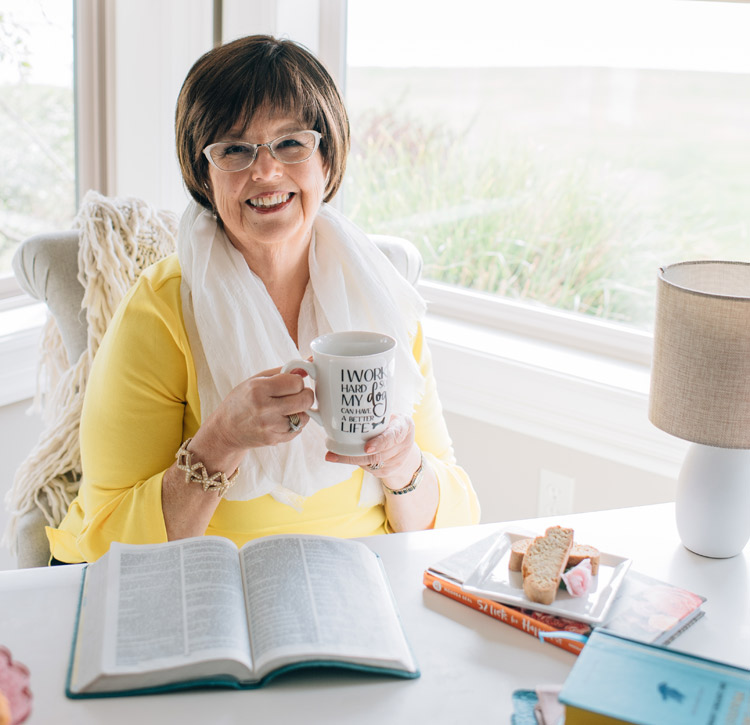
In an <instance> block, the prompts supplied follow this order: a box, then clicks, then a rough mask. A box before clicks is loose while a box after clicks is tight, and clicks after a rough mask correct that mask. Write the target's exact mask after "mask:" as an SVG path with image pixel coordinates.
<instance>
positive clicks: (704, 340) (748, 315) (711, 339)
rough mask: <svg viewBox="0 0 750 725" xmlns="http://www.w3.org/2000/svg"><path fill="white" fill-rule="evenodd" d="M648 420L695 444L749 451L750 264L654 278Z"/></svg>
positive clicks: (692, 266)
mask: <svg viewBox="0 0 750 725" xmlns="http://www.w3.org/2000/svg"><path fill="white" fill-rule="evenodd" d="M649 419H650V420H651V422H652V423H653V424H654V425H655V426H657V427H658V428H661V429H662V430H664V431H666V432H667V433H670V434H671V435H674V436H677V437H678V438H683V439H685V440H688V441H693V442H694V443H701V444H704V445H708V446H718V447H721V448H750V264H746V263H743V262H682V263H680V264H673V265H670V266H668V267H664V268H662V269H661V270H660V271H659V276H658V281H657V293H656V319H655V325H654V357H653V364H652V370H651V393H650V397H649Z"/></svg>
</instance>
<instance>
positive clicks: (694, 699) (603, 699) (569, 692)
mask: <svg viewBox="0 0 750 725" xmlns="http://www.w3.org/2000/svg"><path fill="white" fill-rule="evenodd" d="M559 699H560V702H562V703H563V704H564V705H565V709H566V718H565V723H566V725H588V723H606V722H611V723H617V722H624V723H639V724H640V725H664V724H665V723H680V725H716V724H717V723H721V724H722V725H745V723H748V722H750V670H746V669H743V668H740V667H734V666H732V665H728V664H725V663H722V662H717V661H714V660H710V659H705V658H702V657H696V656H694V655H690V654H687V653H684V652H678V651H675V650H672V649H668V648H666V647H663V646H661V645H653V644H647V643H645V642H638V641H635V640H631V639H626V638H623V637H620V636H618V635H615V634H612V633H610V632H607V631H605V630H602V629H597V630H595V631H594V632H593V633H592V634H591V636H590V637H589V640H588V642H587V643H586V647H584V649H583V652H582V653H581V654H580V655H579V657H578V659H577V660H576V662H575V664H574V665H573V669H572V670H571V672H570V674H569V675H568V678H567V679H566V681H565V685H564V686H563V689H562V691H561V693H560V698H559Z"/></svg>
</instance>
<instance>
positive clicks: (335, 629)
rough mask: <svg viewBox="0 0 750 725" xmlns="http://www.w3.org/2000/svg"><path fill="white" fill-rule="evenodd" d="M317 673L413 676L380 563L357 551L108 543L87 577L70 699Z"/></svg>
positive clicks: (344, 543)
mask: <svg viewBox="0 0 750 725" xmlns="http://www.w3.org/2000/svg"><path fill="white" fill-rule="evenodd" d="M321 666H323V667H339V668H347V669H353V670H361V671H367V672H375V673H380V674H384V675H396V676H399V677H407V678H414V677H418V676H419V669H418V667H417V663H416V661H415V659H414V656H413V653H412V651H411V648H410V646H409V644H408V642H407V639H406V635H405V633H404V630H403V627H402V625H401V620H400V618H399V615H398V611H397V609H396V604H395V600H394V599H393V595H392V592H391V589H390V586H389V584H388V579H387V577H386V574H385V570H384V568H383V566H382V563H381V561H380V558H379V557H378V556H377V554H375V553H374V552H373V551H371V550H370V549H368V548H367V547H366V546H365V545H364V544H362V543H359V542H356V541H349V540H345V539H335V538H331V537H326V536H303V535H288V536H269V537H265V538H261V539H256V540H254V541H251V542H249V543H247V544H245V546H243V547H242V548H241V549H240V550H239V551H238V550H237V547H236V546H235V545H234V543H232V542H231V541H230V540H229V539H224V538H221V537H216V536H200V537H195V538H192V539H182V540H180V541H172V542H168V543H165V544H146V545H134V544H119V543H115V544H112V547H111V548H110V550H109V552H108V553H107V554H105V555H104V556H103V557H102V558H101V559H99V560H98V561H96V562H94V563H92V564H88V565H87V566H86V567H85V568H84V569H83V578H82V586H81V596H80V602H79V606H78V615H77V619H76V627H75V635H74V638H73V647H72V651H71V658H70V666H69V671H68V677H67V682H66V694H67V696H68V697H71V698H81V697H107V696H113V695H134V694H141V693H152V692H161V691H166V690H176V689H185V688H194V687H232V688H238V689H249V688H255V687H260V686H261V685H263V684H265V683H267V682H268V681H269V680H270V679H272V678H274V677H276V676H278V675H279V674H281V673H283V672H287V671H289V670H293V669H298V668H300V667H321Z"/></svg>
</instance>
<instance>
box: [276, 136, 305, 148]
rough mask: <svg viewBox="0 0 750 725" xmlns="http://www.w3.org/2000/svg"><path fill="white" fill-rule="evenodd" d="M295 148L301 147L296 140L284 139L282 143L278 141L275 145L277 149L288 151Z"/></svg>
mask: <svg viewBox="0 0 750 725" xmlns="http://www.w3.org/2000/svg"><path fill="white" fill-rule="evenodd" d="M295 146H301V144H300V142H299V141H298V140H297V139H296V138H285V139H284V140H283V141H279V143H278V144H276V148H277V149H288V148H294V147H295Z"/></svg>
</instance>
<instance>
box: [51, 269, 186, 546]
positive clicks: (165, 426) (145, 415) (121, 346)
mask: <svg viewBox="0 0 750 725" xmlns="http://www.w3.org/2000/svg"><path fill="white" fill-rule="evenodd" d="M171 265H172V266H171V267H170V263H169V262H168V263H166V264H163V265H162V266H161V271H160V273H158V274H148V273H147V274H145V275H143V276H141V278H140V279H139V281H138V283H137V284H136V285H135V287H134V288H133V289H131V291H130V292H129V294H128V295H127V296H126V298H125V300H123V303H122V304H121V305H120V307H119V309H118V311H117V312H116V313H115V316H114V317H113V319H112V322H111V323H110V326H109V328H108V329H107V333H106V334H105V336H104V339H103V340H102V344H101V346H100V348H99V350H98V351H97V354H96V357H95V360H94V363H93V366H92V370H91V374H90V377H89V380H88V385H87V390H86V395H85V398H84V405H83V413H82V416H81V429H80V441H81V460H82V468H83V471H84V476H85V479H84V481H82V483H81V487H80V491H79V496H78V499H77V500H76V501H75V502H74V503H73V505H72V506H71V508H70V510H69V512H68V515H67V516H66V519H65V520H64V521H63V522H62V524H61V525H60V527H59V529H58V530H54V529H53V530H48V535H49V537H50V543H51V545H52V553H53V555H54V556H56V557H57V558H61V556H62V558H63V560H66V561H71V560H74V559H71V556H73V555H74V552H75V551H76V550H77V552H78V557H76V559H78V558H80V556H83V558H84V559H85V560H86V561H94V560H96V559H98V558H99V557H100V556H102V555H103V554H105V553H106V552H107V550H108V549H109V546H110V542H112V541H114V540H117V541H124V542H128V543H156V542H162V541H166V540H167V534H166V527H165V524H164V517H163V514H162V507H161V479H162V476H163V474H164V471H165V470H166V469H167V468H169V466H170V465H171V464H172V462H173V460H174V458H173V456H174V452H176V451H177V449H178V448H179V446H180V443H181V442H182V441H183V440H184V438H186V437H189V436H190V435H192V434H193V433H194V432H195V431H196V430H197V428H198V416H199V414H198V412H197V411H198V401H197V393H196V394H194V395H191V394H190V393H189V389H190V390H193V391H195V390H196V389H197V386H196V385H195V384H194V382H193V380H191V378H194V376H195V372H194V368H193V365H192V356H191V355H190V353H189V350H188V347H187V345H188V343H187V339H186V337H185V334H184V327H183V324H182V320H181V317H179V315H180V314H181V313H180V310H181V305H180V304H179V266H178V265H177V263H176V260H173V261H172V262H171ZM170 269H172V271H173V272H175V271H176V275H175V274H174V273H172V274H169V273H168V272H169V271H170ZM175 296H176V299H175ZM191 397H192V398H193V400H191ZM154 471H157V472H158V473H154ZM66 533H67V534H68V536H67V538H66ZM72 536H74V537H75V546H73V541H71V540H70V537H72ZM56 550H59V551H60V556H58V555H57V554H56Z"/></svg>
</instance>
